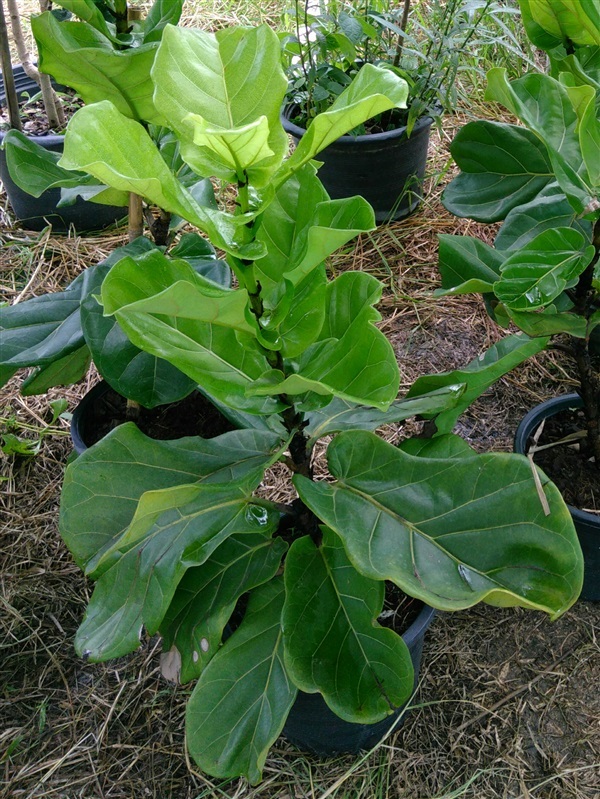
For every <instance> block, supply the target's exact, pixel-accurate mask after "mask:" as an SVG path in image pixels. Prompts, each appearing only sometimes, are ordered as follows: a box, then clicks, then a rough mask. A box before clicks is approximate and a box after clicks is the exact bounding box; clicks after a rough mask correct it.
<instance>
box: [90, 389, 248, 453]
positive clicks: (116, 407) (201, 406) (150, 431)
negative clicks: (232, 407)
mask: <svg viewBox="0 0 600 799" xmlns="http://www.w3.org/2000/svg"><path fill="white" fill-rule="evenodd" d="M138 414H139V415H136V414H135V413H133V414H132V413H131V411H130V413H129V415H128V412H127V400H126V399H125V397H122V396H121V395H120V394H117V392H116V391H113V390H112V389H109V390H108V391H107V392H106V393H105V394H103V395H102V396H100V397H98V399H97V400H96V401H95V402H94V404H93V408H92V413H91V415H90V417H89V418H86V419H85V420H84V422H83V424H82V429H81V434H82V438H83V440H84V442H85V443H86V444H87V446H88V447H91V446H92V444H95V443H96V442H97V441H100V439H101V438H103V437H104V436H105V435H107V434H108V433H110V431H111V430H113V429H114V428H115V427H118V425H120V424H123V423H124V422H135V424H137V426H138V427H139V429H140V430H141V431H142V433H145V434H146V435H147V436H149V437H150V438H154V439H156V440H159V441H169V440H173V439H176V438H184V437H185V436H202V438H214V437H215V436H220V435H221V434H222V433H228V432H229V431H231V430H235V429H236V427H235V425H233V424H232V423H231V422H230V421H229V420H228V419H226V418H225V416H223V414H222V413H221V412H220V411H219V410H217V408H215V406H214V405H213V404H212V403H211V402H209V401H208V400H207V399H206V397H204V396H203V395H202V394H200V392H199V391H193V392H192V393H191V394H189V395H188V396H187V397H184V399H182V400H179V402H173V403H170V404H169V405H159V406H158V407H157V408H151V409H148V408H143V407H140V408H139V411H138Z"/></svg>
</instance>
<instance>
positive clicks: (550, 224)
mask: <svg viewBox="0 0 600 799" xmlns="http://www.w3.org/2000/svg"><path fill="white" fill-rule="evenodd" d="M558 227H573V228H575V229H576V230H579V231H580V232H581V233H583V235H584V236H586V237H587V238H588V239H591V233H592V226H591V223H590V222H586V221H585V220H583V219H579V218H578V216H577V214H576V213H575V211H574V209H573V207H572V205H571V204H570V203H569V201H568V200H567V198H566V197H565V195H564V193H563V192H562V191H561V189H560V187H559V186H558V184H557V183H549V184H548V185H547V186H546V188H545V189H542V191H541V192H540V193H539V194H538V195H537V197H535V198H534V199H533V200H531V201H530V202H528V203H524V204H523V205H519V206H517V207H516V208H513V209H512V211H510V212H509V213H508V214H507V216H506V219H505V220H504V224H503V225H502V227H501V228H500V230H499V231H498V235H497V236H496V238H495V240H494V246H495V247H496V249H497V250H515V251H516V250H519V249H521V247H523V246H524V245H525V244H528V243H529V242H530V241H531V240H532V239H534V238H535V237H536V236H537V235H538V234H539V233H542V232H543V231H544V230H548V229H552V228H558Z"/></svg>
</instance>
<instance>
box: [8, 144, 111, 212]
mask: <svg viewBox="0 0 600 799" xmlns="http://www.w3.org/2000/svg"><path fill="white" fill-rule="evenodd" d="M3 146H4V151H5V153H6V166H7V167H8V171H9V174H10V176H11V178H12V179H13V181H14V182H15V183H16V184H17V186H18V187H19V188H20V189H23V191H26V192H27V193H28V194H31V195H33V196H34V197H39V196H40V195H41V194H42V193H43V192H45V191H48V189H53V188H56V187H57V186H65V187H73V188H76V187H78V186H82V185H83V184H86V183H87V184H89V183H92V184H94V186H95V190H96V191H97V190H98V188H100V187H101V186H102V184H99V183H98V181H97V180H96V179H95V178H93V177H92V176H91V175H88V174H86V173H85V172H73V171H72V170H69V169H64V168H63V167H60V166H58V163H57V162H58V160H59V158H60V153H55V152H52V151H51V150H47V149H46V148H45V147H42V146H41V145H40V144H37V142H35V141H33V140H32V139H30V138H29V137H28V136H25V135H24V134H23V133H21V132H20V131H18V130H9V131H7V132H6V135H5V136H4V139H3Z"/></svg>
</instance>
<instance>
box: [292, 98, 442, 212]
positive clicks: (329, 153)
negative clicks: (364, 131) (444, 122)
mask: <svg viewBox="0 0 600 799" xmlns="http://www.w3.org/2000/svg"><path fill="white" fill-rule="evenodd" d="M292 108H293V106H288V107H287V108H285V109H284V111H283V114H282V116H281V122H282V124H283V126H284V128H285V130H286V131H287V132H288V133H289V134H290V135H291V136H292V137H293V138H294V139H295V140H296V142H298V141H299V140H300V139H301V138H302V136H303V135H304V134H305V133H306V131H305V130H304V128H300V127H298V125H295V124H294V123H293V122H290V120H289V119H288V116H289V114H290V113H291V111H292ZM432 123H433V119H432V118H431V117H422V118H421V119H419V120H418V121H417V123H416V124H415V126H414V128H413V130H412V133H411V135H410V136H407V135H406V127H402V128H397V129H396V130H391V131H386V132H384V133H373V134H369V135H365V136H342V137H341V138H339V139H337V141H335V142H333V144H330V145H329V147H326V148H325V149H324V150H323V151H322V152H320V153H319V154H318V156H317V160H318V161H322V162H323V166H322V167H321V168H320V169H319V178H320V179H321V181H322V183H323V185H324V186H325V188H326V189H327V192H328V194H329V196H330V197H331V198H332V199H334V200H337V199H340V198H342V197H353V196H354V195H356V194H360V195H362V196H363V197H364V198H365V200H368V202H369V203H371V205H372V206H373V208H374V210H375V219H376V221H377V222H387V221H393V220H397V219H402V218H403V217H405V216H408V215H409V214H411V213H413V211H416V209H417V208H418V206H419V205H420V203H421V200H422V199H423V181H424V178H425V169H426V166H427V150H428V147H429V132H430V129H431V125H432Z"/></svg>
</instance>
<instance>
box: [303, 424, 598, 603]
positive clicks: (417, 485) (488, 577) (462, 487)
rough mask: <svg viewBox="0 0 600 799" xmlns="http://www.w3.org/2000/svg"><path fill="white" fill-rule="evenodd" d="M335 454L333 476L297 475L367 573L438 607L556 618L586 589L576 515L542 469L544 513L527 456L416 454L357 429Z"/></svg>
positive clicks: (331, 453)
mask: <svg viewBox="0 0 600 799" xmlns="http://www.w3.org/2000/svg"><path fill="white" fill-rule="evenodd" d="M327 459H328V464H329V470H330V472H331V474H332V475H333V477H335V478H336V482H335V483H325V482H319V483H315V482H312V481H310V480H307V479H306V478H303V477H300V476H298V475H297V476H296V477H295V478H294V483H295V485H296V488H297V490H298V493H299V494H300V496H301V498H302V499H303V500H304V502H305V503H306V504H307V505H308V506H309V508H310V509H311V510H312V511H313V512H314V513H315V514H316V515H317V516H318V518H319V519H321V520H322V521H324V522H325V524H327V525H328V526H329V527H331V528H332V529H333V530H334V531H335V532H336V533H337V534H338V535H339V536H340V537H341V539H342V541H343V542H344V546H345V548H346V551H347V553H348V556H349V558H350V560H351V562H352V563H353V565H354V566H355V567H356V568H358V569H360V571H361V572H362V574H364V575H365V576H367V577H371V578H373V579H376V580H383V579H388V580H391V581H392V582H394V583H396V584H397V585H398V586H400V588H402V589H403V590H404V591H406V592H407V593H408V594H410V595H411V596H415V597H418V598H420V599H422V600H423V601H425V602H427V603H428V604H430V605H433V606H434V607H437V608H439V609H441V610H456V609H459V608H467V607H471V606H472V605H474V604H476V603H477V602H480V601H486V602H488V603H490V604H493V605H499V606H504V607H505V606H512V605H521V606H523V607H529V608H536V609H539V610H545V611H546V612H548V613H549V614H550V615H551V616H552V617H553V618H556V617H557V616H559V615H560V614H561V613H564V611H565V610H567V609H568V608H569V607H570V606H571V605H572V604H573V602H575V600H576V599H577V596H578V595H579V591H580V590H581V584H582V574H583V565H582V559H581V552H580V548H579V543H578V541H577V535H576V533H575V529H574V527H573V522H572V520H571V515H570V513H569V511H568V508H567V506H566V505H565V503H564V501H563V500H562V498H561V496H560V493H559V492H558V489H557V488H556V487H555V486H554V485H553V484H552V483H550V482H549V481H548V480H547V478H546V477H545V476H544V475H543V474H540V479H541V483H542V487H543V492H544V494H545V495H546V499H547V501H548V503H549V507H550V515H549V516H546V515H545V513H544V508H543V506H542V503H541V501H540V497H539V495H538V491H537V488H536V483H535V480H534V477H533V474H532V472H531V466H530V464H529V462H528V461H527V459H526V458H524V457H522V456H518V455H511V454H506V453H493V454H488V455H479V456H477V457H470V456H469V457H466V458H457V459H448V458H442V459H437V458H426V457H420V456H417V457H415V456H412V455H408V454H406V453H404V452H402V451H401V450H399V449H396V448H395V447H393V446H391V445H390V444H387V443H386V442H384V441H382V440H381V439H380V438H378V437H377V436H375V435H374V434H372V433H366V432H360V431H357V432H348V433H341V434H340V435H339V436H337V437H336V438H335V439H334V440H333V442H332V443H331V444H330V446H329V450H328V453H327Z"/></svg>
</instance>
